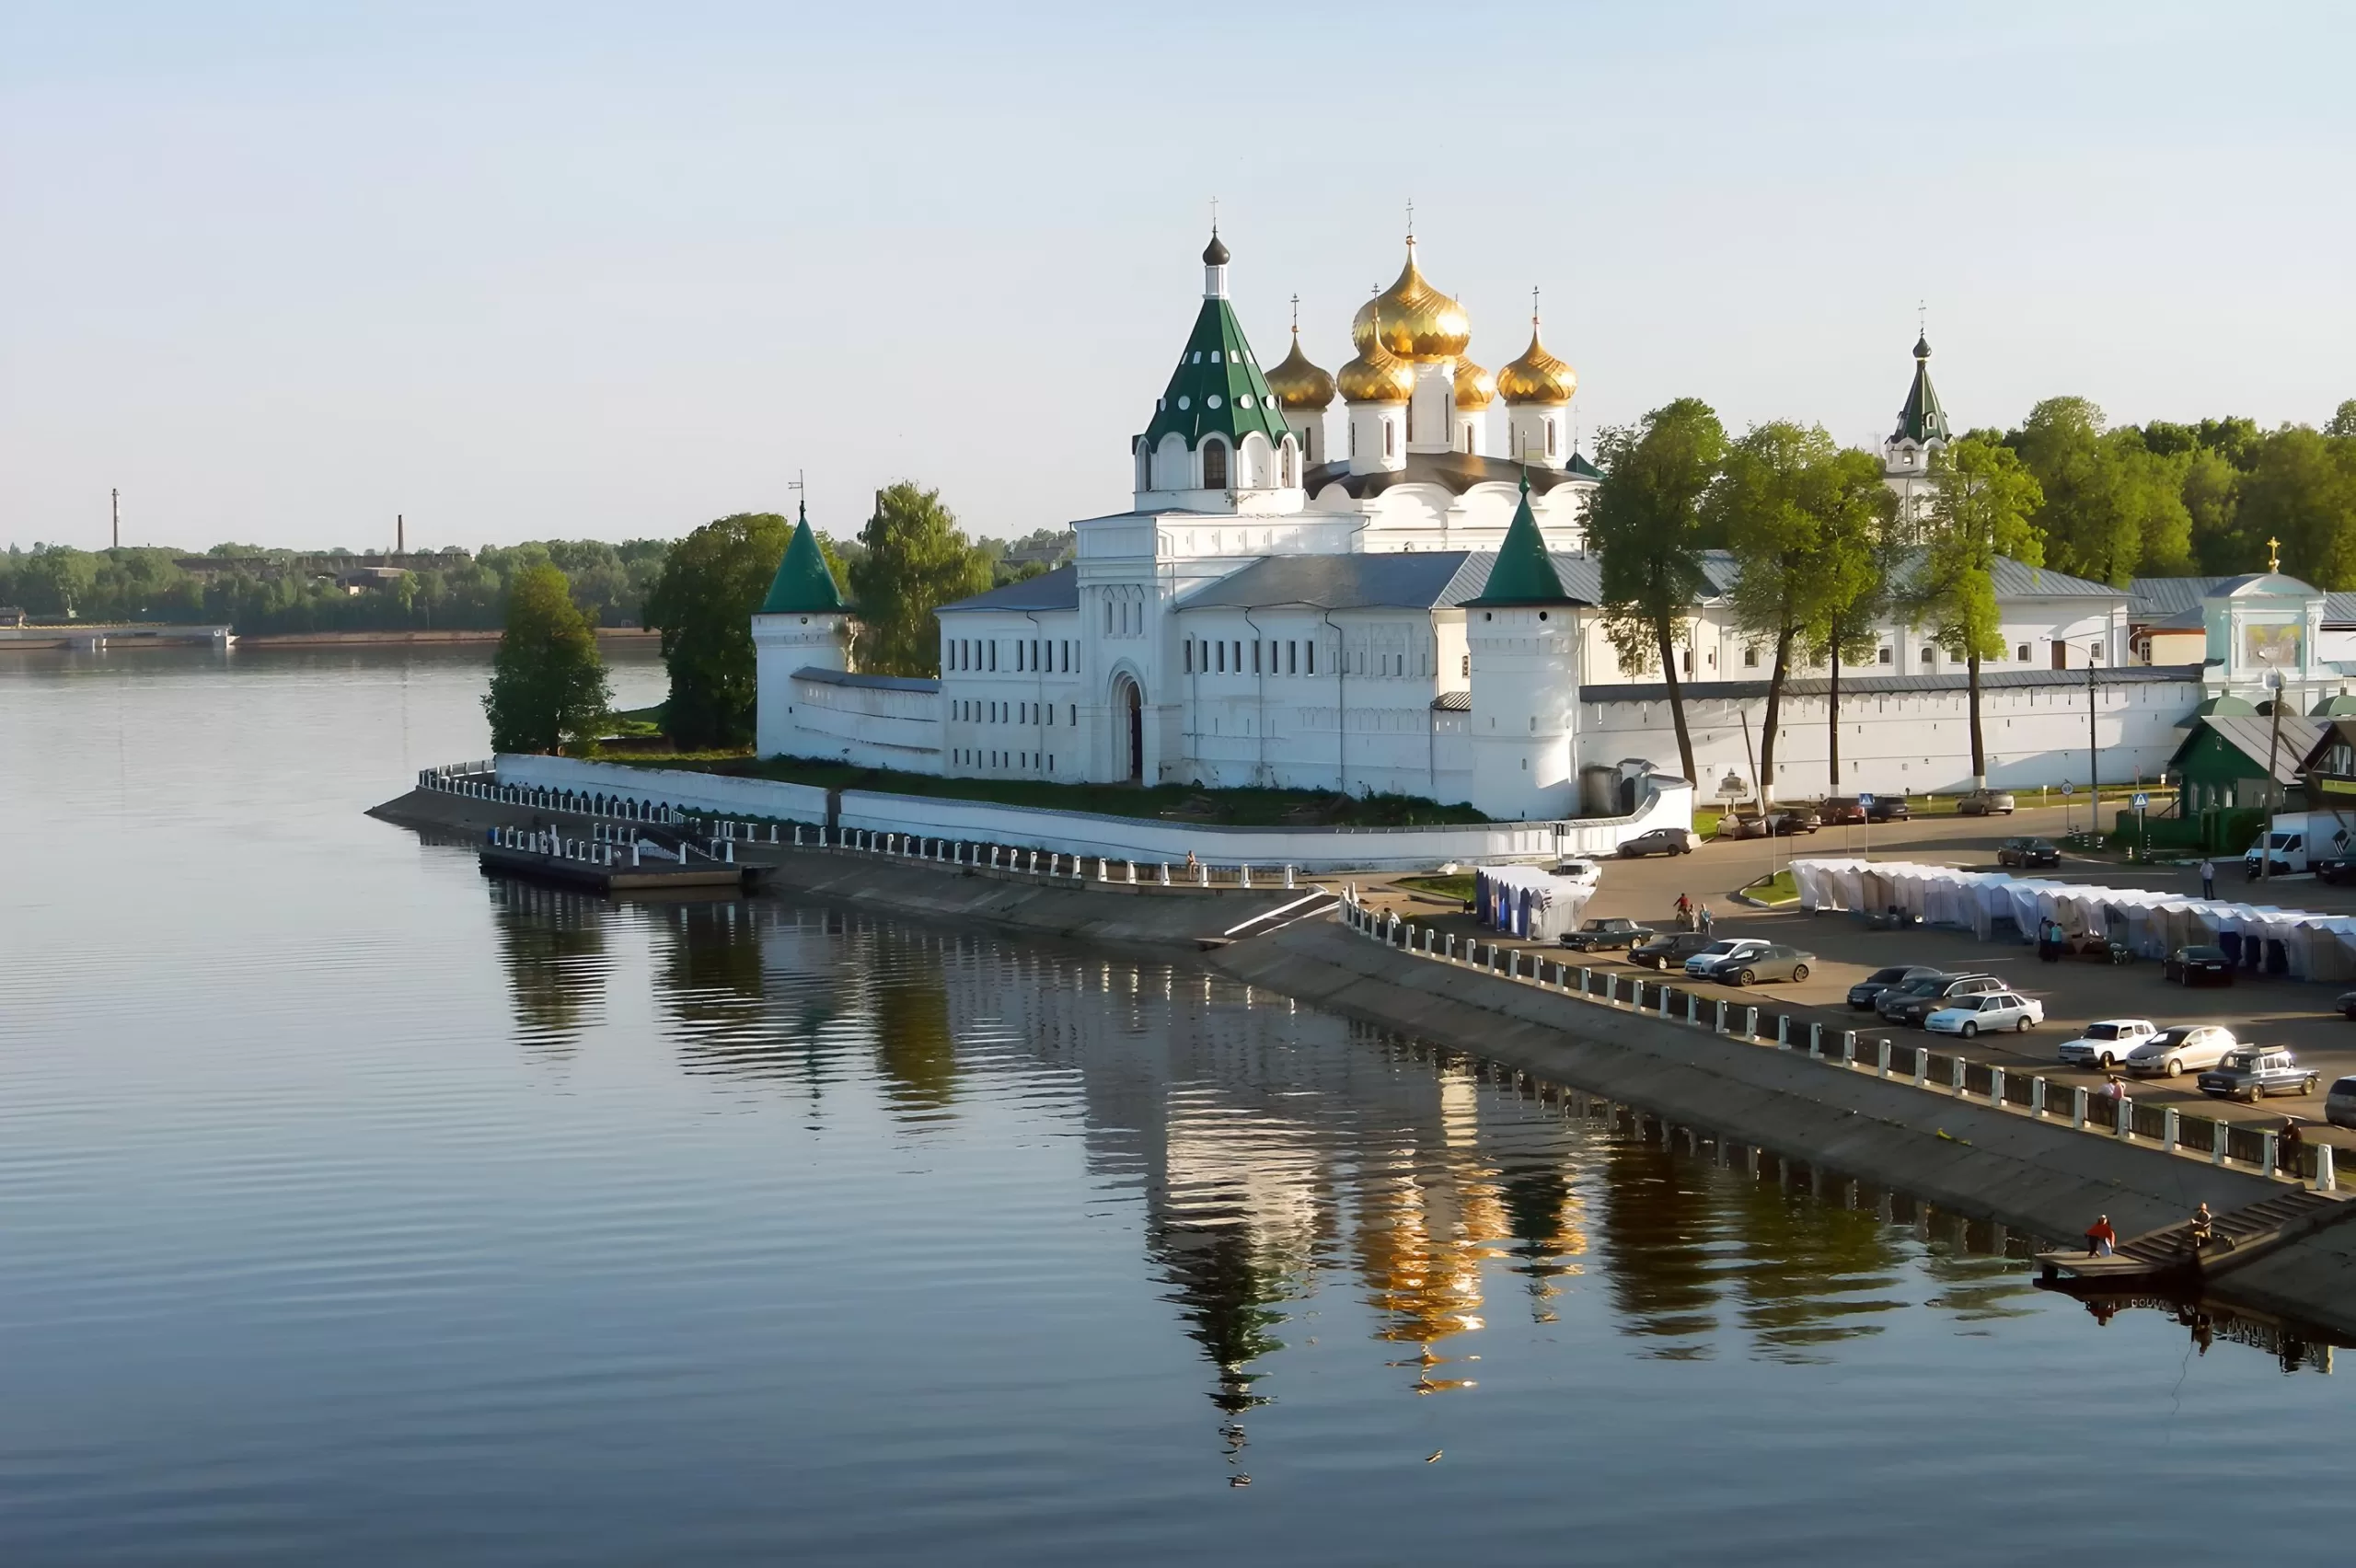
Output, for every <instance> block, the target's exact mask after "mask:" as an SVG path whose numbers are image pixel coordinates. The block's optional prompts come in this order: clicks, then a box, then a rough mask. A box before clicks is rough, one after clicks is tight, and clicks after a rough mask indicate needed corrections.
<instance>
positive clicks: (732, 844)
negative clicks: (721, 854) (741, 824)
mask: <svg viewBox="0 0 2356 1568" xmlns="http://www.w3.org/2000/svg"><path fill="white" fill-rule="evenodd" d="M726 848H727V850H728V863H729V864H730V865H732V866H733V865H734V864H735V863H736V841H735V840H734V839H733V838H732V839H730V840H729V841H728V843H727V845H726Z"/></svg>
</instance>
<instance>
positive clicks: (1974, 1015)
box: [1923, 991, 2045, 1039]
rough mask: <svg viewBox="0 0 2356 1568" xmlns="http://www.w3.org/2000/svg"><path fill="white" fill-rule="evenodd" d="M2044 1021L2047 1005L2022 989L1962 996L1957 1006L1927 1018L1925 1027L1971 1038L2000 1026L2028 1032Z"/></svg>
mask: <svg viewBox="0 0 2356 1568" xmlns="http://www.w3.org/2000/svg"><path fill="white" fill-rule="evenodd" d="M2044 1021H2045V1004H2044V1003H2043V1002H2040V1001H2038V999H2037V998H2036V997H2024V996H2022V995H2021V994H2020V993H2019V992H2018V991H1986V992H1982V993H1981V995H1979V996H1977V997H1957V998H1956V999H1955V1005H1954V1006H1953V1007H1946V1008H1941V1009H1939V1010H1938V1011H1936V1012H1934V1013H1933V1014H1932V1015H1931V1016H1930V1017H1928V1018H1926V1019H1924V1020H1923V1028H1925V1029H1927V1030H1929V1031H1930V1032H1932V1033H1934V1034H1960V1035H1962V1036H1964V1037H1965V1038H1966V1039H1969V1038H1970V1037H1971V1036H1972V1035H1975V1034H1990V1033H1993V1032H1995V1031H1997V1030H1999V1029H2010V1030H2014V1031H2015V1032H2019V1033H2023V1034H2026V1033H2027V1032H2028V1030H2029V1026H2030V1025H2032V1024H2038V1023H2043V1022H2044Z"/></svg>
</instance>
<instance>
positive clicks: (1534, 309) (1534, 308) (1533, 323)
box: [1530, 283, 1538, 332]
mask: <svg viewBox="0 0 2356 1568" xmlns="http://www.w3.org/2000/svg"><path fill="white" fill-rule="evenodd" d="M1530 330H1531V331H1533V332H1535V331H1536V330H1538V285H1537V284H1536V283H1532V284H1530Z"/></svg>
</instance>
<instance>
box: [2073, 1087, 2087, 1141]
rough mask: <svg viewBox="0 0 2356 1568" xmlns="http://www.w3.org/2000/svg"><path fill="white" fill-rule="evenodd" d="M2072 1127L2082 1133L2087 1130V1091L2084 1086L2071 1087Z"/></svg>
mask: <svg viewBox="0 0 2356 1568" xmlns="http://www.w3.org/2000/svg"><path fill="white" fill-rule="evenodd" d="M2070 1125H2072V1126H2073V1127H2075V1128H2077V1129H2078V1131H2080V1132H2082V1133H2083V1132H2085V1130H2086V1091H2085V1087H2084V1086H2083V1085H2078V1084H2073V1085H2072V1086H2071V1087H2070Z"/></svg>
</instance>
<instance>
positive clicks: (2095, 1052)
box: [2060, 1018, 2159, 1072]
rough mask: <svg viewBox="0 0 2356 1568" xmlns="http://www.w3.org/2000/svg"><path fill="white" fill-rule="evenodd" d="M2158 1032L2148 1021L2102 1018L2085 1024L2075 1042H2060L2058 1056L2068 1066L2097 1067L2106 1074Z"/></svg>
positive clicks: (2142, 1019) (2150, 1021)
mask: <svg viewBox="0 0 2356 1568" xmlns="http://www.w3.org/2000/svg"><path fill="white" fill-rule="evenodd" d="M2158 1032H2159V1029H2158V1027H2157V1026H2156V1025H2154V1023H2153V1022H2152V1020H2150V1019H2148V1018H2110V1019H2104V1020H2102V1021H2100V1022H2099V1023H2090V1024H2088V1025H2086V1027H2085V1031H2084V1032H2081V1033H2080V1034H2079V1036H2078V1037H2077V1038H2076V1039H2075V1040H2065V1041H2063V1042H2062V1043H2061V1053H2060V1055H2061V1060H2062V1061H2063V1062H2065V1063H2067V1064H2068V1065H2069V1066H2073V1067H2100V1068H2101V1069H2102V1070H2103V1071H2104V1072H2108V1071H2110V1069H2111V1068H2113V1067H2115V1066H2118V1065H2119V1063H2121V1062H2123V1061H2125V1060H2126V1059H2127V1057H2128V1055H2129V1054H2130V1053H2131V1052H2132V1051H2133V1050H2134V1049H2135V1047H2137V1046H2138V1045H2141V1044H2142V1043H2143V1042H2145V1041H2146V1040H2149V1039H2151V1038H2152V1036H2154V1034H2157V1033H2158Z"/></svg>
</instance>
